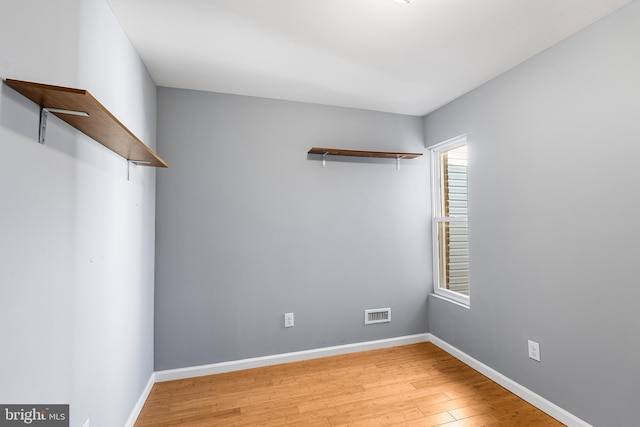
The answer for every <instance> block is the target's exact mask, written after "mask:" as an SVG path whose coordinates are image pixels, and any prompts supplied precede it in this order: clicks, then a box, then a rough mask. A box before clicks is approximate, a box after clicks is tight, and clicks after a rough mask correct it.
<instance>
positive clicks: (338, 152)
mask: <svg viewBox="0 0 640 427" xmlns="http://www.w3.org/2000/svg"><path fill="white" fill-rule="evenodd" d="M308 154H320V155H322V156H326V155H331V156H347V157H376V158H381V159H396V160H400V159H415V158H416V157H420V156H422V153H403V152H395V151H365V150H344V149H342V148H321V147H313V148H311V150H309V151H308Z"/></svg>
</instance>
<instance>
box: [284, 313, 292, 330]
mask: <svg viewBox="0 0 640 427" xmlns="http://www.w3.org/2000/svg"><path fill="white" fill-rule="evenodd" d="M292 326H293V313H285V314H284V327H285V328H290V327H292Z"/></svg>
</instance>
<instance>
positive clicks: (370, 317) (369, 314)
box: [364, 308, 391, 325]
mask: <svg viewBox="0 0 640 427" xmlns="http://www.w3.org/2000/svg"><path fill="white" fill-rule="evenodd" d="M387 322H391V308H374V309H371V310H365V311H364V324H365V325H371V324H372V323H387Z"/></svg>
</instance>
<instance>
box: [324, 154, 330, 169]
mask: <svg viewBox="0 0 640 427" xmlns="http://www.w3.org/2000/svg"><path fill="white" fill-rule="evenodd" d="M327 154H329V153H328V152H327V153H324V154H323V155H322V167H323V168H325V167H327Z"/></svg>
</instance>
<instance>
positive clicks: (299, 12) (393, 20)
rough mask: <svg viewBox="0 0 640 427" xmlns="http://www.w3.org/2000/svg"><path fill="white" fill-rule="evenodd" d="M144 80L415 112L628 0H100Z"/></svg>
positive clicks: (427, 108)
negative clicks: (146, 75) (144, 71)
mask: <svg viewBox="0 0 640 427" xmlns="http://www.w3.org/2000/svg"><path fill="white" fill-rule="evenodd" d="M108 1H109V3H110V4H111V7H112V8H113V11H114V13H115V15H116V17H117V19H118V20H119V21H120V23H121V25H122V27H123V28H124V30H125V32H126V33H127V35H128V36H129V38H130V39H131V42H132V43H133V45H134V46H135V48H136V49H137V51H138V53H139V55H140V56H141V58H142V59H143V61H144V62H145V64H146V66H147V68H148V69H149V72H150V73H151V75H152V77H153V79H154V80H155V82H156V84H158V85H159V86H169V87H178V88H187V89H197V90H204V91H210V92H222V93H231V94H239V95H251V96H258V97H266V98H276V99H286V100H294V101H303V102H311V103H318V104H327V105H337V106H344V107H354V108H364V109H369V110H378V111H387V112H394V113H403V114H411V115H418V116H422V115H425V114H427V113H429V112H431V111H433V110H434V109H436V108H438V107H440V106H442V105H444V104H446V103H447V102H449V101H451V100H453V99H455V98H457V97H458V96H460V95H462V94H464V93H466V92H468V91H470V90H471V89H474V88H476V87H478V86H479V85H481V84H483V83H485V82H487V81H488V80H490V79H492V78H493V77H496V76H497V75H499V74H501V73H503V72H504V71H506V70H508V69H510V68H512V67H514V66H516V65H517V64H519V63H521V62H523V61H525V60H526V59H528V58H530V57H532V56H534V55H536V54H537V53H539V52H541V51H543V50H544V49H546V48H548V47H550V46H552V45H554V44H556V43H558V42H559V41H561V40H563V39H564V38H566V37H568V36H570V35H572V34H574V33H575V32H577V31H579V30H580V29H582V28H584V27H586V26H588V25H589V24H591V23H593V22H595V21H596V20H598V19H600V18H601V17H603V16H605V15H607V14H609V13H610V12H612V11H614V10H616V9H618V8H620V7H621V6H623V5H625V4H628V3H631V1H632V0H414V2H413V3H411V4H401V3H397V2H396V1H393V0H108Z"/></svg>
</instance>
